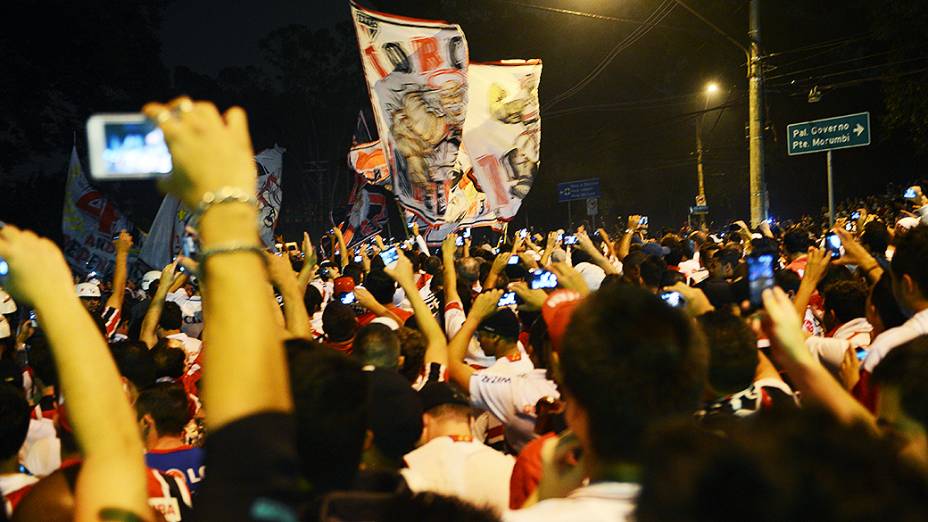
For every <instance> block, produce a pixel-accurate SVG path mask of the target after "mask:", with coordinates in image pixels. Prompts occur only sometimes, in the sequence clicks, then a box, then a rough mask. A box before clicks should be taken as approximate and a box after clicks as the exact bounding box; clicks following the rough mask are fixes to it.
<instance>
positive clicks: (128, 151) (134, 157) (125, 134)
mask: <svg viewBox="0 0 928 522" xmlns="http://www.w3.org/2000/svg"><path fill="white" fill-rule="evenodd" d="M103 134H104V136H103V137H104V140H105V142H104V143H105V148H104V149H103V165H104V168H105V169H106V172H108V173H112V174H138V173H146V172H151V173H158V174H168V173H169V172H171V152H170V151H169V150H168V146H167V143H165V141H164V134H163V133H162V132H161V129H159V128H158V127H156V126H155V124H154V123H152V122H150V121H145V122H141V123H117V122H110V123H106V124H104V125H103Z"/></svg>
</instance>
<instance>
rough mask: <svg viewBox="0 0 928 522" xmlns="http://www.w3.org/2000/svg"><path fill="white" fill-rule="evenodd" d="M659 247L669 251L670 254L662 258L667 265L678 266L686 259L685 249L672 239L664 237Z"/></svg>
mask: <svg viewBox="0 0 928 522" xmlns="http://www.w3.org/2000/svg"><path fill="white" fill-rule="evenodd" d="M661 245H662V246H665V247H667V248H669V249H670V253H669V254H667V255H666V256H664V259H665V260H666V261H667V264H668V265H671V266H679V265H680V263H682V262H683V259H684V258H685V257H686V247H684V246H683V242H682V241H679V240H677V239H674V238H672V237H666V238H664V240H663V241H661Z"/></svg>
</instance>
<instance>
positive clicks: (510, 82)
mask: <svg viewBox="0 0 928 522" xmlns="http://www.w3.org/2000/svg"><path fill="white" fill-rule="evenodd" d="M467 77H468V88H469V101H468V104H467V119H466V120H465V124H464V147H465V148H466V149H467V154H468V156H469V157H470V161H471V162H472V163H473V173H474V177H475V178H476V180H477V181H478V182H479V184H480V187H481V188H482V189H483V192H484V193H485V194H486V199H487V206H488V207H489V209H490V210H492V211H494V212H495V213H496V214H497V216H498V217H499V218H500V219H502V220H508V219H512V217H513V216H515V215H516V212H518V210H519V206H520V205H521V204H522V200H523V199H524V198H525V196H526V195H527V194H528V191H529V190H530V189H531V188H532V182H533V181H534V180H535V175H536V174H537V172H538V166H539V163H540V152H541V113H540V109H539V105H538V84H539V82H540V81H541V60H527V61H526V60H505V61H502V62H496V63H492V64H471V65H470V68H469V69H468V73H467Z"/></svg>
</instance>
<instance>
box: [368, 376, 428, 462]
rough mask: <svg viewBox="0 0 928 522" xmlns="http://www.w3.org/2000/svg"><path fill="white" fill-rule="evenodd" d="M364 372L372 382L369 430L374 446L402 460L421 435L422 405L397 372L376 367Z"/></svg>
mask: <svg viewBox="0 0 928 522" xmlns="http://www.w3.org/2000/svg"><path fill="white" fill-rule="evenodd" d="M365 373H366V374H367V377H368V380H369V382H370V388H369V389H368V405H369V406H370V409H369V411H368V418H367V428H368V429H369V430H370V431H371V432H372V433H373V435H374V446H375V447H376V448H377V450H378V451H379V452H380V453H381V454H382V455H383V456H385V457H387V458H388V459H391V460H399V459H402V457H403V455H405V454H407V453H409V452H410V451H412V450H413V449H415V447H416V442H417V441H418V440H419V438H420V437H421V436H422V402H421V400H420V399H419V396H418V394H416V392H415V391H413V389H412V387H411V386H410V385H409V382H408V381H407V380H406V379H404V378H403V377H402V376H401V375H400V374H398V373H396V372H395V371H392V370H384V369H380V368H377V369H375V370H373V371H370V372H365Z"/></svg>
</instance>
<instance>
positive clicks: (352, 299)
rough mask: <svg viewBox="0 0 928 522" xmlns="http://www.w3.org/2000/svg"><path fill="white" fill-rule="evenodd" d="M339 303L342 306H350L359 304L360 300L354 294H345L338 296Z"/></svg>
mask: <svg viewBox="0 0 928 522" xmlns="http://www.w3.org/2000/svg"><path fill="white" fill-rule="evenodd" d="M338 301H339V302H340V303H341V304H345V305H350V304H354V303H357V302H358V298H357V297H356V296H355V295H354V292H345V293H342V294H338Z"/></svg>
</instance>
